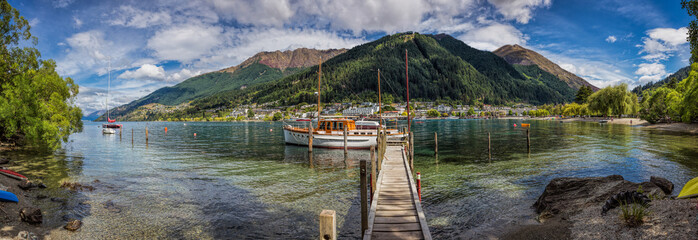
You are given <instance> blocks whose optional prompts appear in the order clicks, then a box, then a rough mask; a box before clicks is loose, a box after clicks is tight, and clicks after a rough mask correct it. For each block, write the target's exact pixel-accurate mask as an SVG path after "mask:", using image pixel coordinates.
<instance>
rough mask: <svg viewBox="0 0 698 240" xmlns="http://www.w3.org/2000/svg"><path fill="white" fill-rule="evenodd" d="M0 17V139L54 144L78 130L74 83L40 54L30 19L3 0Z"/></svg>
mask: <svg viewBox="0 0 698 240" xmlns="http://www.w3.org/2000/svg"><path fill="white" fill-rule="evenodd" d="M0 19H2V21H0V29H2V31H0V32H1V33H2V36H1V37H0V45H1V47H0V55H2V57H0V142H8V143H14V144H17V145H27V146H31V147H35V148H36V149H45V150H52V149H56V148H58V147H60V146H61V143H62V142H65V141H67V140H68V136H69V135H70V134H71V133H75V132H80V131H82V121H81V117H82V110H81V109H80V108H79V107H77V106H75V98H76V96H77V94H78V85H76V84H75V83H74V82H73V80H72V79H71V78H63V77H61V76H59V75H58V73H56V63H55V62H54V61H53V60H50V59H49V60H42V59H40V56H41V53H39V51H38V50H37V49H36V48H34V47H31V46H35V45H36V43H37V39H36V38H35V37H32V35H31V33H30V31H29V30H30V29H31V26H30V25H29V22H28V21H27V20H26V19H25V18H24V17H22V16H21V15H20V14H19V11H18V10H17V9H15V8H13V7H12V6H11V5H10V4H9V3H8V2H7V1H0ZM29 40H31V42H30V43H28V42H26V41H29ZM20 46H24V47H20Z"/></svg>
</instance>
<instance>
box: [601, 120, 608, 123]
mask: <svg viewBox="0 0 698 240" xmlns="http://www.w3.org/2000/svg"><path fill="white" fill-rule="evenodd" d="M599 123H608V120H599Z"/></svg>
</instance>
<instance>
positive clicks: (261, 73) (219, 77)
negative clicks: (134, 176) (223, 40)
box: [97, 63, 299, 120]
mask: <svg viewBox="0 0 698 240" xmlns="http://www.w3.org/2000/svg"><path fill="white" fill-rule="evenodd" d="M298 71H299V69H298V68H287V69H285V70H283V71H282V70H280V69H277V68H271V67H269V66H267V65H264V64H260V63H254V64H251V65H249V66H246V67H244V68H240V69H238V70H237V71H235V72H233V73H228V72H211V73H206V74H203V75H199V76H196V77H192V78H190V79H187V80H186V81H183V82H181V83H179V84H177V85H174V86H172V87H164V88H161V89H158V90H156V91H154V92H152V93H151V94H148V95H147V96H145V97H143V98H140V99H138V100H135V101H133V102H131V103H129V104H126V105H123V106H120V107H117V108H114V109H113V110H112V113H111V114H112V116H121V115H125V114H127V113H129V112H131V111H133V110H136V109H137V108H138V107H140V106H143V105H147V104H151V103H159V104H163V105H178V104H182V103H185V102H189V101H192V100H195V99H197V98H203V97H206V96H211V95H214V94H216V93H219V92H224V91H231V90H239V89H241V88H243V86H245V87H249V86H254V85H256V84H260V83H265V82H269V81H272V80H276V79H279V78H282V77H284V76H286V75H289V74H292V73H295V72H298ZM103 118H104V117H103V116H102V117H101V118H98V119H97V120H103Z"/></svg>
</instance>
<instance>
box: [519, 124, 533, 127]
mask: <svg viewBox="0 0 698 240" xmlns="http://www.w3.org/2000/svg"><path fill="white" fill-rule="evenodd" d="M521 127H531V124H530V123H522V124H521Z"/></svg>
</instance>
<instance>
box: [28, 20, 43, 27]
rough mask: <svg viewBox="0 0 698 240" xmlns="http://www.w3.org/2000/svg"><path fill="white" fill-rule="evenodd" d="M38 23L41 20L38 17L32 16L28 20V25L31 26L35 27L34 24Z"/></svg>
mask: <svg viewBox="0 0 698 240" xmlns="http://www.w3.org/2000/svg"><path fill="white" fill-rule="evenodd" d="M39 23H41V20H39V19H38V18H32V19H31V20H29V26H32V27H36V25H39Z"/></svg>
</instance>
